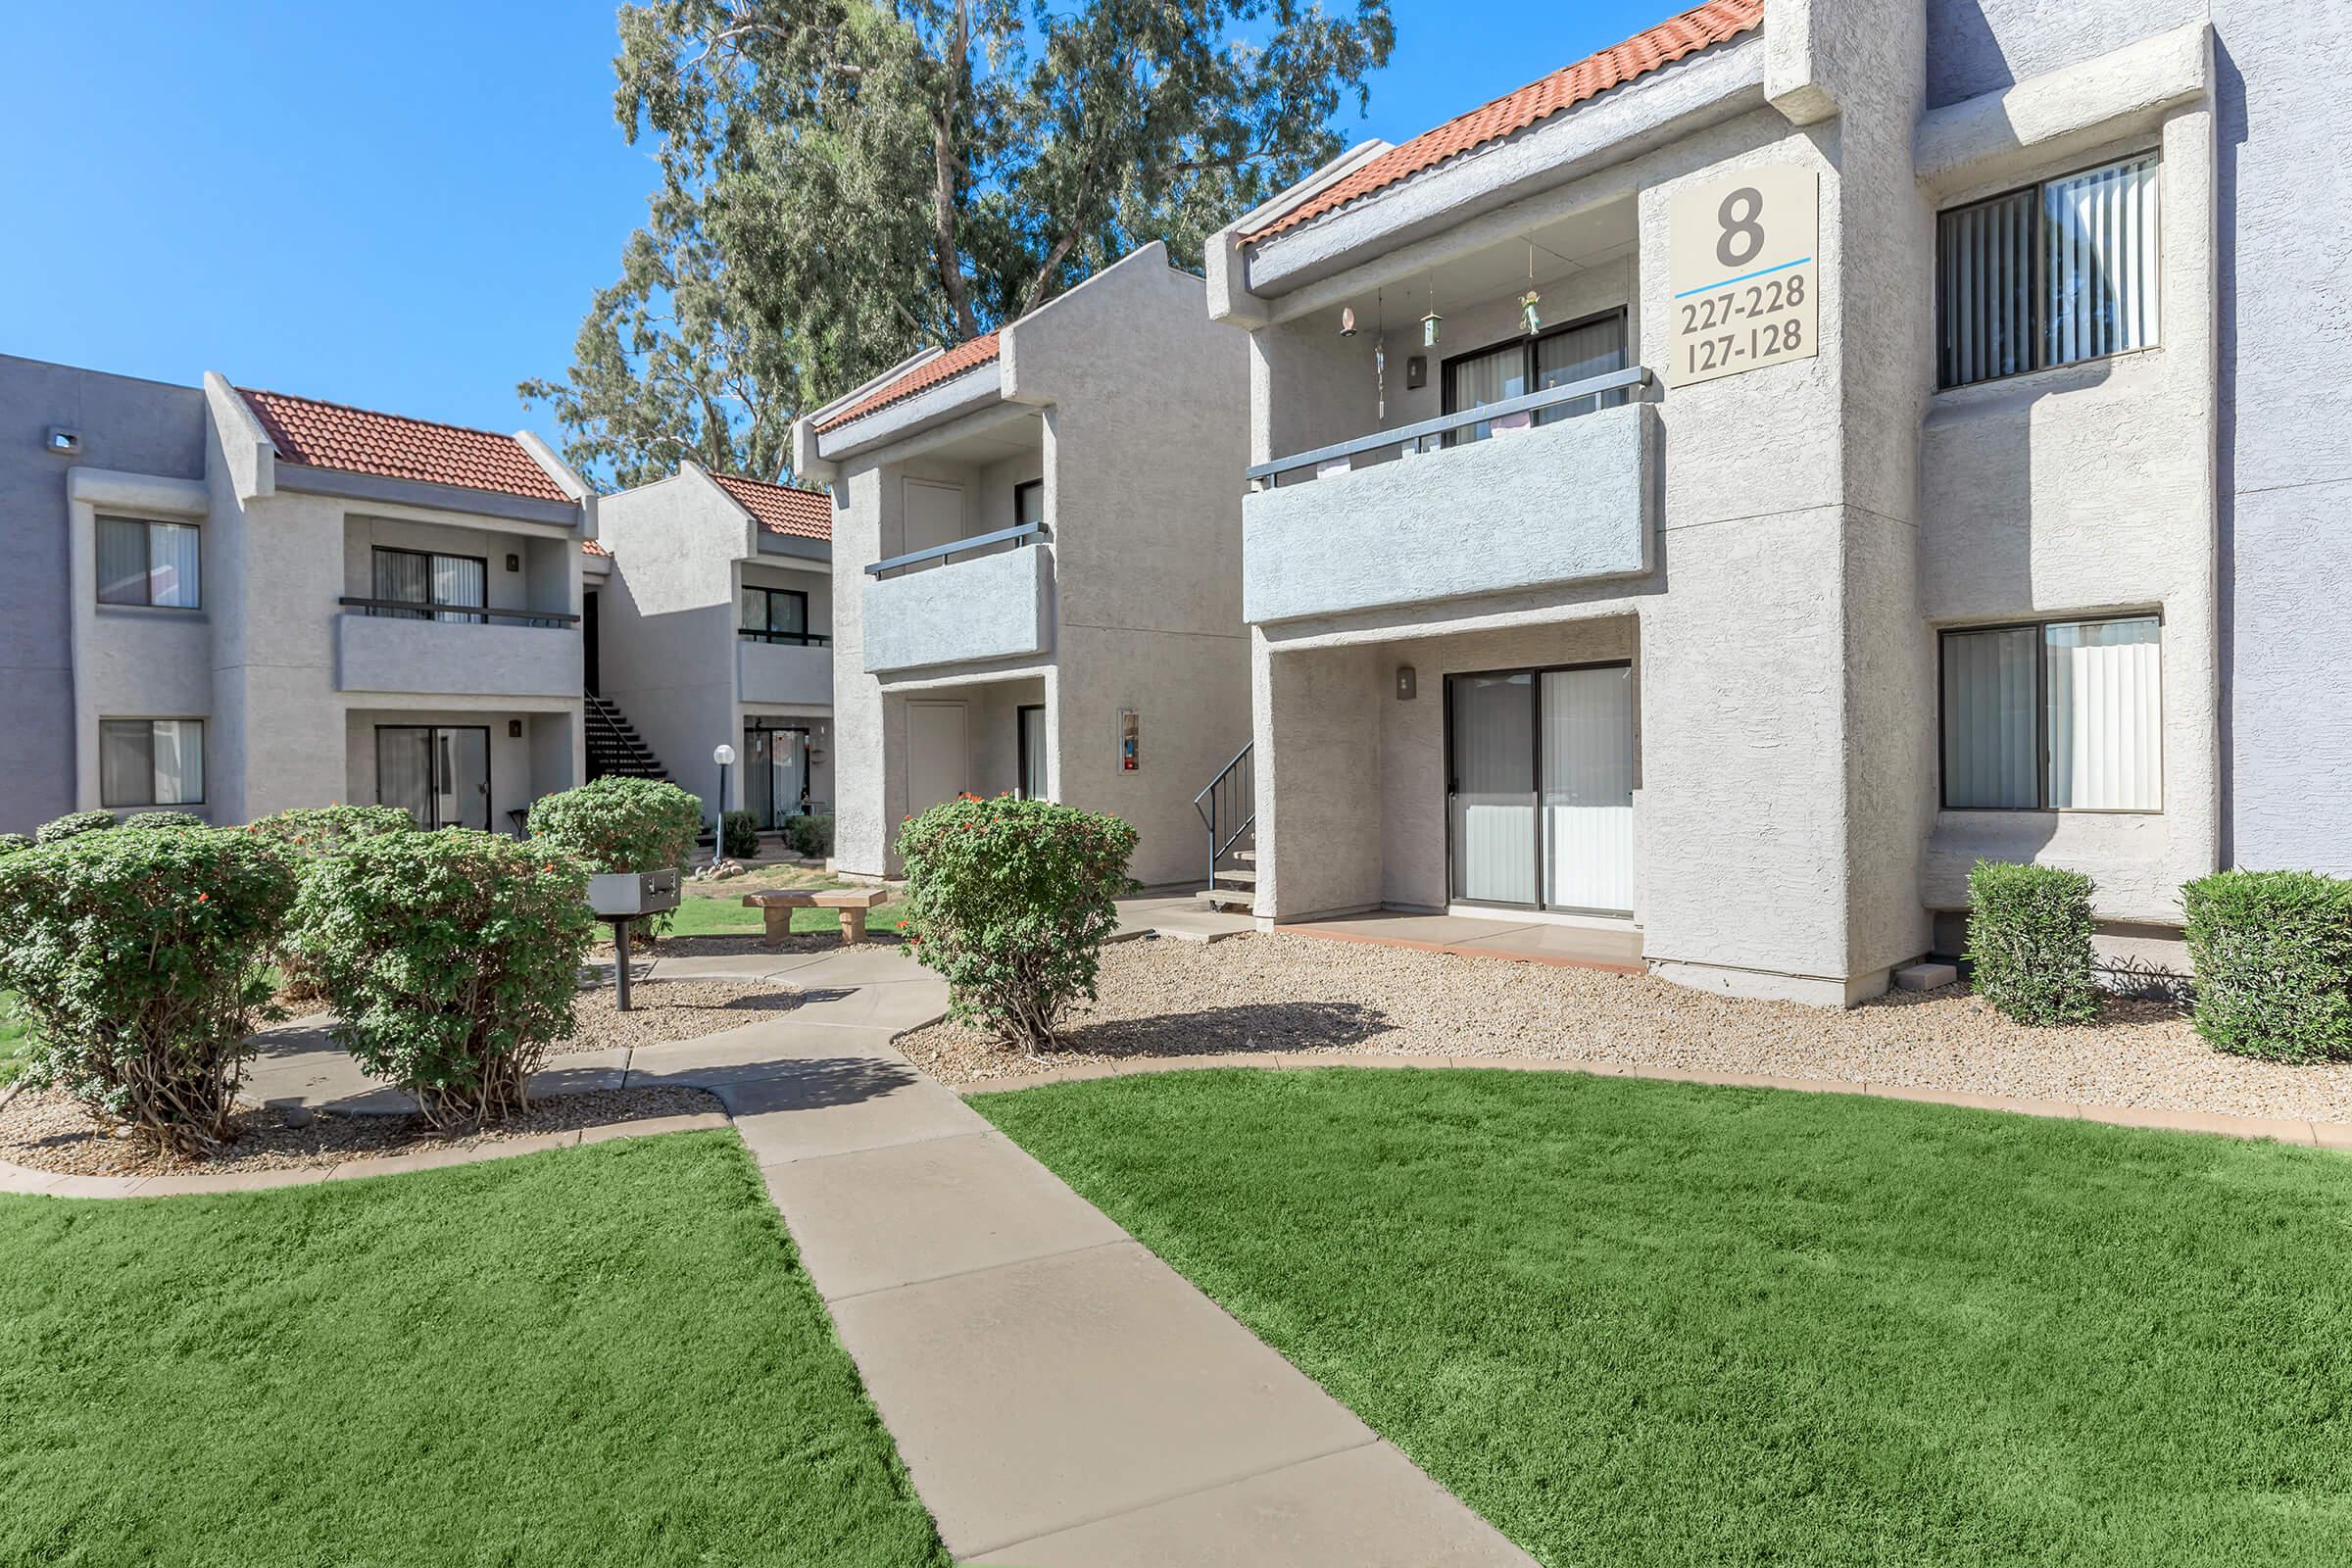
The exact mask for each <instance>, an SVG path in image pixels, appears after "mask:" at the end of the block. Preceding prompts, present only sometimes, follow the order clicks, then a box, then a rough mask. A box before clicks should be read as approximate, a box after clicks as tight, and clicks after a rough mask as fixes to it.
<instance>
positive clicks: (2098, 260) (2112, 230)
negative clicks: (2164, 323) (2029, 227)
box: [2042, 154, 2157, 365]
mask: <svg viewBox="0 0 2352 1568" xmlns="http://www.w3.org/2000/svg"><path fill="white" fill-rule="evenodd" d="M2042 216H2043V218H2044V220H2045V221H2046V222H2047V224H2048V228H2049V244H2050V270H2049V316H2048V324H2047V338H2048V363H2049V364H2051V365H2064V364H2066V363H2068V362H2069V361H2073V360H2087V359H2095V358H2097V357H2099V356H2101V355H2106V354H2122V353H2124V352H2126V351H2128V350H2131V349H2137V348H2145V347H2147V346H2148V345H2149V344H2151V343H2153V342H2155V341H2156V304H2157V299H2156V296H2157V279H2156V262H2157V244H2156V159H2155V156H2154V155H2153V154H2150V155H2149V156H2147V157H2144V158H2134V159H2129V160H2127V161H2125V162H2123V163H2120V164H2109V165H2107V166H2106V167H2105V168H2103V169H2093V170H2089V171H2086V172H2083V173H2080V174H2076V175H2073V176H2071V177H2069V178H2066V179H2054V180H2052V181H2050V182H2049V183H2048V184H2047V185H2044V186H2043V187H2042Z"/></svg>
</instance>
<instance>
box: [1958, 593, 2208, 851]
mask: <svg viewBox="0 0 2352 1568" xmlns="http://www.w3.org/2000/svg"><path fill="white" fill-rule="evenodd" d="M2161 639H2162V628H2161V626H2160V625H2159V623H2158V621H2157V619H2156V617H2155V616H2153V615H2131V616H2124V617H2120V618H2117V619H2113V620H2075V621H2052V622H2049V623H2046V624H2043V625H2034V626H1994V627H1987V628H1985V629H1982V630H1978V629H1973V628H1972V629H1969V630H1965V631H1947V632H1945V633H1944V634H1943V804H1944V807H1945V809H1949V810H1956V811H1957V810H2028V811H2030V810H2056V811H2158V810H2162V809H2164V746H2163V729H2164V678H2163V668H2162V650H2161Z"/></svg>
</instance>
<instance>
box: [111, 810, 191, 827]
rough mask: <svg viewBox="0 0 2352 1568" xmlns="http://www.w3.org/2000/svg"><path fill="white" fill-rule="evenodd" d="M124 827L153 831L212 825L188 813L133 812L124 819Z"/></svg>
mask: <svg viewBox="0 0 2352 1568" xmlns="http://www.w3.org/2000/svg"><path fill="white" fill-rule="evenodd" d="M211 825H212V824H211V823H209V822H207V821H206V820H205V819H204V818H203V817H201V816H197V815H194V814H193V813H191V812H187V811H133V812H131V813H130V815H128V816H126V817H124V818H123V826H124V827H137V828H146V829H149V830H151V831H152V830H153V829H156V828H179V827H210V826H211Z"/></svg>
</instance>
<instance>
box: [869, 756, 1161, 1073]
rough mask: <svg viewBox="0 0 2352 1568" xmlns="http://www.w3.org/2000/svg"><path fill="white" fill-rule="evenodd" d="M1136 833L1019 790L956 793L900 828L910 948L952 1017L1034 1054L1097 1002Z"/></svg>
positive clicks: (1110, 819)
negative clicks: (1072, 1013)
mask: <svg viewBox="0 0 2352 1568" xmlns="http://www.w3.org/2000/svg"><path fill="white" fill-rule="evenodd" d="M1135 837H1136V835H1135V829H1134V828H1133V827H1132V826H1130V825H1129V824H1128V823H1126V822H1124V821H1122V820H1121V819H1120V818H1118V817H1115V816H1107V815H1103V814H1102V813H1099V812H1095V811H1082V810H1080V809H1078V808H1076V807H1074V806H1060V805H1055V804H1054V803H1052V802H1049V801H1022V800H1015V799H1013V798H1012V797H1011V796H999V797H997V798H996V799H994V800H981V799H978V798H976V797H973V796H969V795H964V796H958V797H957V798H956V799H955V800H953V801H947V802H944V803H942V804H941V805H938V806H935V807H933V808H931V809H929V810H927V811H925V812H923V814H922V815H920V816H917V817H912V818H909V819H908V820H907V823H906V825H905V826H904V827H902V828H901V829H900V830H899V844H898V849H899V855H900V857H901V858H903V859H904V860H905V861H906V866H907V916H906V919H905V921H904V922H902V923H903V925H904V927H905V929H906V931H907V947H906V950H905V951H906V952H907V954H908V955H910V956H914V957H917V958H920V959H921V960H922V962H923V963H924V964H925V965H927V966H928V967H930V968H932V969H935V970H937V971H938V972H939V973H940V974H941V975H942V976H944V977H945V978H946V980H947V982H948V988H949V997H950V1008H951V1016H953V1017H955V1018H956V1020H957V1021H958V1022H961V1023H965V1024H969V1025H972V1026H974V1027H977V1028H981V1029H985V1030H989V1031H992V1032H994V1033H995V1034H996V1035H997V1036H998V1037H999V1039H1001V1040H1003V1041H1004V1042H1005V1044H1007V1045H1012V1046H1018V1047H1020V1048H1021V1049H1022V1050H1024V1051H1026V1052H1027V1053H1029V1054H1031V1055H1035V1054H1038V1053H1040V1052H1043V1051H1045V1050H1047V1049H1048V1048H1050V1047H1051V1046H1053V1045H1054V1040H1055V1037H1056V1035H1057V1034H1058V1032H1059V1028H1060V1023H1061V1018H1062V1015H1063V1013H1064V1012H1065V1011H1066V1010H1067V1009H1068V1007H1069V1005H1071V1004H1072V1003H1074V1002H1076V1001H1077V1000H1078V999H1080V998H1081V997H1083V998H1086V999H1088V1000H1090V1001H1091V1000H1092V999H1093V997H1094V995H1095V977H1096V974H1097V971H1098V969H1099V966H1100V964H1101V960H1102V954H1103V943H1104V942H1105V941H1106V940H1108V939H1109V937H1110V935H1111V933H1112V932H1114V931H1116V930H1117V929H1118V925H1119V910H1118V905H1117V902H1116V901H1117V900H1118V898H1119V896H1120V895H1122V894H1124V893H1128V892H1132V891H1133V890H1134V887H1135V884H1134V883H1133V882H1132V881H1131V880H1129V878H1128V875H1127V861H1128V858H1129V857H1131V856H1132V855H1133V854H1134V853H1135Z"/></svg>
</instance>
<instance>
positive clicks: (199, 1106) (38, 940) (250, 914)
mask: <svg viewBox="0 0 2352 1568" xmlns="http://www.w3.org/2000/svg"><path fill="white" fill-rule="evenodd" d="M294 888H295V875H294V867H293V864H292V862H291V861H289V860H288V859H287V858H286V857H285V856H284V855H283V854H281V853H279V852H278V851H277V850H275V849H273V848H272V847H271V846H270V845H268V844H264V843H262V842H260V841H259V840H257V839H255V838H253V837H252V836H251V835H249V834H245V833H240V832H236V831H234V830H232V829H227V828H191V829H188V830H187V831H185V832H176V833H83V834H81V835H79V836H77V837H74V838H72V839H69V840H65V841H63V842H53V843H50V844H46V845H43V846H41V847H39V848H37V849H32V850H26V851H24V852H22V853H20V854H16V855H11V856H8V857H6V858H0V989H4V990H10V991H14V992H16V993H17V994H18V997H19V1006H20V1007H21V1008H22V1010H23V1011H24V1012H25V1015H26V1016H28V1017H29V1018H31V1020H32V1022H33V1032H34V1035H35V1037H36V1039H37V1041H38V1044H37V1045H36V1046H35V1048H34V1051H33V1055H32V1059H31V1063H30V1065H29V1067H28V1069H27V1071H26V1075H25V1076H26V1078H27V1080H28V1081H29V1082H30V1083H32V1084H34V1085H35V1086H39V1087H47V1086H56V1087H59V1088H63V1089H65V1090H67V1091H68V1092H70V1093H71V1094H73V1096H74V1097H75V1098H76V1099H78V1100H79V1101H81V1102H82V1103H83V1104H85V1105H88V1106H89V1107H90V1108H91V1109H92V1110H93V1111H95V1112H96V1113H97V1114H99V1115H100V1116H101V1117H103V1118H105V1119H107V1120H109V1121H113V1122H117V1123H122V1124H125V1125H127V1126H129V1127H131V1128H133V1129H134V1130H135V1131H136V1132H137V1133H138V1134H139V1135H140V1136H141V1137H143V1138H145V1139H148V1140H149V1141H151V1142H153V1143H154V1144H156V1145H157V1146H159V1147H161V1148H163V1149H166V1150H170V1151H172V1152H178V1153H183V1154H189V1153H197V1152H202V1151H204V1150H208V1149H212V1148H215V1147H217V1146H218V1145H219V1144H220V1143H221V1141H222V1140H224V1139H225V1138H227V1137H228V1135H229V1125H228V1118H229V1111H230V1108H231V1106H232V1104H233V1103H234V1100H235V1095H236V1087H237V1078H238V1069H239V1064H240V1063H241V1062H242V1061H243V1060H244V1058H245V1055H246V1054H247V1050H246V1046H245V1038H246V1036H247V1035H249V1034H251V1033H252V1032H253V1028H254V1024H255V1022H256V1021H257V1019H258V1018H261V1017H266V1016H268V1015H269V1011H268V1004H269V999H270V986H269V980H268V977H267V969H266V965H267V963H268V959H269V956H270V948H271V946H272V944H273V943H274V942H275V941H276V939H277V936H278V933H279V931H280V929H281V928H282V926H283V925H284V922H285V919H286V912H287V910H288V909H289V908H290V907H292V906H293V903H294Z"/></svg>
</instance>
